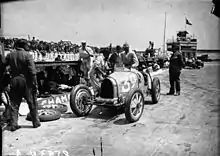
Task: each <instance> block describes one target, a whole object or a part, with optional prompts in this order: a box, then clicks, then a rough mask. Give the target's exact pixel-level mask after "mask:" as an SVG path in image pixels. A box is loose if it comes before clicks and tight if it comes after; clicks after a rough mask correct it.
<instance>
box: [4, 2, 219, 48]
mask: <svg viewBox="0 0 220 156" xmlns="http://www.w3.org/2000/svg"><path fill="white" fill-rule="evenodd" d="M211 8H212V2H211V0H27V1H20V2H13V3H5V4H3V12H2V13H3V14H2V22H3V25H2V28H3V35H4V36H6V37H24V38H27V36H28V35H30V37H31V38H32V37H33V36H35V37H36V38H38V39H40V40H45V41H60V40H70V41H71V42H73V43H76V44H80V41H81V40H86V41H87V42H88V44H89V45H95V46H108V45H109V44H110V43H112V44H113V45H117V44H119V45H122V44H123V43H125V42H127V43H128V44H129V45H130V46H131V47H132V48H133V49H136V50H145V49H146V48H147V47H148V44H149V41H153V42H154V45H155V48H162V45H163V36H164V26H165V12H167V20H166V35H165V36H166V39H169V38H172V37H173V36H174V37H176V32H177V31H179V30H185V17H186V18H187V19H188V20H189V21H190V22H191V23H192V26H187V27H186V29H187V31H189V32H190V33H191V34H192V35H195V36H196V37H197V38H198V49H220V19H219V18H217V17H216V16H214V15H212V14H211V13H210V12H211Z"/></svg>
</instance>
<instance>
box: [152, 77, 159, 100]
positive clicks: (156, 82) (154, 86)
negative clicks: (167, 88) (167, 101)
mask: <svg viewBox="0 0 220 156" xmlns="http://www.w3.org/2000/svg"><path fill="white" fill-rule="evenodd" d="M157 85H159V87H161V85H160V80H159V78H158V77H155V78H153V82H152V92H151V98H152V103H153V104H156V103H158V101H159V99H160V93H159V98H158V97H157V96H156V87H157ZM160 90H161V88H160Z"/></svg>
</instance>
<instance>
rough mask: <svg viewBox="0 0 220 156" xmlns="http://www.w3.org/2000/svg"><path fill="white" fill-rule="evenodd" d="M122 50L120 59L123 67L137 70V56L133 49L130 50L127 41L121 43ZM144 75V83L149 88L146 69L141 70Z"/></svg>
mask: <svg viewBox="0 0 220 156" xmlns="http://www.w3.org/2000/svg"><path fill="white" fill-rule="evenodd" d="M123 50H124V51H123V52H122V53H121V55H120V56H121V60H122V62H123V64H124V66H125V68H128V69H131V70H132V71H134V72H135V71H137V67H138V66H139V61H138V57H137V55H136V54H135V52H134V51H132V50H131V49H130V47H129V45H128V44H127V43H125V44H124V45H123ZM141 73H142V74H143V76H144V81H145V85H148V87H149V88H150V83H149V82H150V81H149V79H150V78H149V75H148V72H147V70H143V71H141Z"/></svg>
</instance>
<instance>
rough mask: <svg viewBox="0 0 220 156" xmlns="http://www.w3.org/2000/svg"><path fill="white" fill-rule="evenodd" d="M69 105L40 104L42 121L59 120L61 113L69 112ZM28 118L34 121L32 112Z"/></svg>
mask: <svg viewBox="0 0 220 156" xmlns="http://www.w3.org/2000/svg"><path fill="white" fill-rule="evenodd" d="M67 109H68V108H67V105H65V104H45V105H40V106H38V114H39V119H40V121H41V122H47V121H54V120H58V119H60V117H61V114H64V113H66V112H67ZM26 119H27V120H29V121H32V118H31V115H30V113H28V114H27V117H26Z"/></svg>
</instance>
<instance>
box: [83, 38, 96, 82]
mask: <svg viewBox="0 0 220 156" xmlns="http://www.w3.org/2000/svg"><path fill="white" fill-rule="evenodd" d="M93 55H94V53H93V50H92V49H91V48H90V47H87V45H86V42H85V41H82V42H81V47H80V48H79V60H81V61H82V62H81V65H80V70H81V71H82V72H83V74H84V78H85V79H86V80H87V82H88V80H89V72H90V70H91V67H92V63H93Z"/></svg>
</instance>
